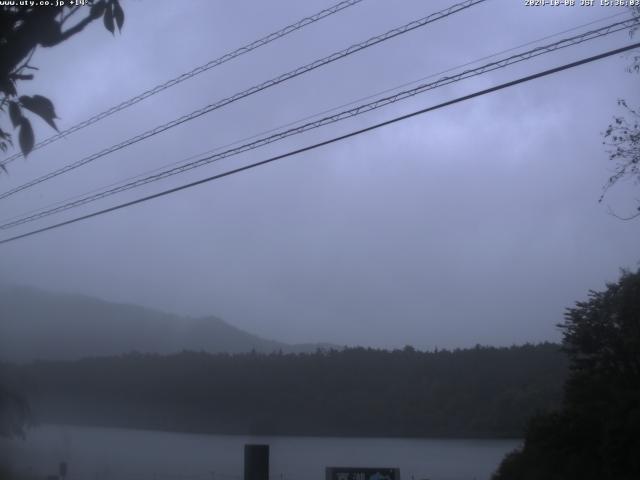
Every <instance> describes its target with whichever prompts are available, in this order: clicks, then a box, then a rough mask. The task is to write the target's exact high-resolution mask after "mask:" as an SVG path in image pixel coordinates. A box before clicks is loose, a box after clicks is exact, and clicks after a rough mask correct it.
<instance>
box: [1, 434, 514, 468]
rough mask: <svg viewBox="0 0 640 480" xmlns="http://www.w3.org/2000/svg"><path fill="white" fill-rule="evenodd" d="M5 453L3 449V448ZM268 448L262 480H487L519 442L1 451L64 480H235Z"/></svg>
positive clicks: (130, 439)
mask: <svg viewBox="0 0 640 480" xmlns="http://www.w3.org/2000/svg"><path fill="white" fill-rule="evenodd" d="M3 442H4V445H3V446H5V445H7V442H6V441H3ZM248 443H260V444H265V443H266V444H269V445H270V478H274V479H283V480H316V479H317V480H321V479H323V478H324V474H325V473H324V469H325V467H328V466H356V467H361V466H369V467H398V468H400V474H401V477H402V478H403V479H405V480H411V479H414V478H415V479H416V480H417V479H423V478H429V479H433V480H473V479H475V480H488V479H489V478H490V475H491V473H492V472H493V471H494V470H495V468H496V467H497V466H498V463H499V462H500V460H501V459H502V457H503V456H504V455H505V454H506V453H507V452H509V451H510V450H512V449H514V448H516V447H517V446H518V445H519V444H520V441H519V440H473V439H468V440H450V439H397V438H334V437H325V438H318V437H263V436H259V437H256V436H242V435H193V434H181V433H168V432H154V431H141V430H125V429H110V428H89V427H73V426H62V425H46V426H41V427H38V428H36V429H34V430H32V431H31V432H30V434H29V437H28V440H27V441H18V440H14V441H12V442H11V443H10V445H9V448H10V449H11V450H12V452H13V458H14V462H15V463H16V466H19V467H23V468H27V469H29V470H31V471H32V472H33V473H34V474H36V475H38V476H42V475H44V474H46V473H55V472H56V471H57V468H58V467H57V465H58V463H59V462H60V461H67V462H68V465H69V474H68V477H67V478H68V480H81V479H86V480H93V479H96V480H110V479H114V480H115V479H122V480H135V479H137V480H147V479H148V480H180V479H185V480H187V479H193V480H215V479H219V480H237V479H240V478H242V472H243V456H242V455H243V446H244V445H245V444H248Z"/></svg>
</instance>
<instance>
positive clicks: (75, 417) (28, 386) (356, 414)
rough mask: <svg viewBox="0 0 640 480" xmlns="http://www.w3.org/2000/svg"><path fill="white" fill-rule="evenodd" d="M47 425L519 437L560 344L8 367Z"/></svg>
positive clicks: (558, 366)
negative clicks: (57, 423) (74, 424)
mask: <svg viewBox="0 0 640 480" xmlns="http://www.w3.org/2000/svg"><path fill="white" fill-rule="evenodd" d="M3 370H4V373H5V378H7V379H8V381H10V383H11V384H14V385H16V386H19V388H21V389H22V390H23V391H25V392H28V396H29V399H30V402H31V403H32V405H33V410H34V415H35V416H36V417H37V419H38V420H39V421H42V422H60V423H76V424H93V425H107V426H121V427H133V428H148V429H166V430H180V431H192V432H216V433H253V434H291V435H357V436H369V435H370V436H448V437H451V436H458V437H519V436H521V435H522V433H523V428H524V425H525V422H526V419H527V418H528V417H529V416H530V415H532V414H534V413H535V412H537V411H542V410H547V409H551V408H555V407H557V406H558V404H559V400H560V396H561V388H562V383H563V381H564V379H565V377H566V358H565V355H564V354H563V353H562V352H560V349H559V346H558V345H555V344H541V345H536V346H533V345H525V346H520V347H511V348H490V347H476V348H473V349H467V350H456V351H447V350H441V351H437V352H418V351H416V350H414V349H413V348H411V347H406V348H405V349H404V350H396V351H392V352H390V351H383V350H373V349H364V348H352V349H346V350H341V351H336V350H333V351H318V352H317V353H315V354H287V355H284V354H270V355H267V354H255V353H254V354H237V355H228V354H215V355H212V354H207V353H192V352H184V353H181V354H177V355H169V356H159V355H143V354H130V355H125V356H120V357H105V358H94V359H84V360H80V361H76V362H36V363H33V364H30V365H26V366H21V367H18V366H8V365H5V366H4V368H3Z"/></svg>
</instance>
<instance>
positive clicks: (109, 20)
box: [103, 4, 115, 35]
mask: <svg viewBox="0 0 640 480" xmlns="http://www.w3.org/2000/svg"><path fill="white" fill-rule="evenodd" d="M103 19H104V27H105V28H106V29H107V30H109V31H110V32H111V33H112V34H113V35H115V26H114V24H113V8H112V5H111V4H109V5H108V6H107V9H106V10H105V11H104V17H103Z"/></svg>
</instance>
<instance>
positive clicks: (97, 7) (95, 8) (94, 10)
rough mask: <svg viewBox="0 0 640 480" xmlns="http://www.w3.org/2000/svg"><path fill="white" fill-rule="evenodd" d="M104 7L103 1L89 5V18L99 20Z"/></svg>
mask: <svg viewBox="0 0 640 480" xmlns="http://www.w3.org/2000/svg"><path fill="white" fill-rule="evenodd" d="M105 7H106V5H105V3H104V0H100V1H99V2H98V3H94V4H93V5H91V10H89V16H90V17H91V18H93V19H96V18H100V17H101V16H102V14H103V13H104V9H105Z"/></svg>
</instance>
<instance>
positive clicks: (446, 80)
mask: <svg viewBox="0 0 640 480" xmlns="http://www.w3.org/2000/svg"><path fill="white" fill-rule="evenodd" d="M639 22H640V17H636V18H633V19H629V20H624V21H621V22H616V23H614V24H611V25H607V26H605V27H602V28H599V29H596V30H591V31H588V32H584V33H582V34H579V35H574V36H573V37H569V38H565V39H562V40H559V41H557V42H553V43H551V44H547V45H543V46H541V47H536V48H533V49H531V50H528V51H526V52H522V53H519V54H517V55H512V56H510V57H506V58H503V59H500V60H497V61H495V62H491V63H488V64H485V65H482V66H480V67H477V68H474V69H469V70H465V71H463V72H461V73H458V74H456V75H452V76H448V77H443V78H440V79H439V80H436V81H435V82H430V83H426V84H422V85H418V86H417V87H415V88H412V89H409V90H404V91H401V92H398V93H396V94H394V95H391V96H387V97H384V98H380V99H377V100H375V101H373V102H369V103H366V104H362V105H359V106H357V107H355V108H351V109H348V110H344V111H342V112H339V113H337V114H334V115H330V116H326V117H323V118H321V119H319V120H316V121H312V122H308V123H305V124H302V125H298V126H297V127H294V128H290V129H288V130H284V131H281V132H278V133H276V134H273V135H270V136H267V137H263V138H259V139H257V140H255V141H253V142H249V143H246V144H244V145H240V146H238V147H235V148H231V149H228V150H225V151H223V152H220V153H215V154H212V155H209V156H206V157H204V158H200V159H198V160H196V161H193V162H188V163H184V164H182V165H179V166H176V167H173V168H171V169H168V170H165V171H162V172H160V173H157V174H153V175H149V176H147V177H143V178H139V179H138V180H134V181H131V182H128V183H125V184H122V185H118V186H116V187H114V188H111V189H107V190H102V191H99V192H98V193H95V194H92V195H87V196H83V197H81V198H79V199H78V200H74V201H70V202H67V203H63V204H62V205H60V206H57V207H54V208H50V209H46V210H42V211H39V212H38V213H34V214H32V215H26V216H23V217H21V218H18V219H17V220H12V221H7V222H6V223H3V224H0V230H7V229H9V228H14V227H17V226H19V225H22V224H25V223H29V222H32V221H35V220H39V219H41V218H44V217H47V216H50V215H53V214H56V213H60V212H63V211H66V210H69V209H71V208H75V207H79V206H81V205H85V204H87V203H90V202H94V201H97V200H100V199H102V198H106V197H108V196H111V195H115V194H117V193H122V192H124V191H127V190H131V189H133V188H137V187H140V186H142V185H146V184H148V183H152V182H155V181H158V180H162V179H164V178H168V177H171V176H173V175H177V174H179V173H183V172H185V171H188V170H192V169H194V168H198V167H201V166H203V165H206V164H209V163H212V162H215V161H218V160H221V159H223V158H228V157H231V156H235V155H238V154H240V153H244V152H247V151H250V150H254V149H256V148H259V147H262V146H265V145H268V144H270V143H274V142H277V141H279V140H282V139H284V138H287V137H290V136H293V135H297V134H300V133H303V132H306V131H309V130H313V129H316V128H319V127H322V126H324V125H328V124H331V123H336V122H339V121H342V120H345V119H347V118H351V117H354V116H357V115H361V114H363V113H366V112H370V111H372V110H376V109H378V108H381V107H384V106H386V105H390V104H392V103H396V102H398V101H401V100H404V99H407V98H410V97H413V96H415V95H418V94H420V93H423V92H426V91H428V90H433V89H435V88H438V87H442V86H445V85H449V84H452V83H455V82H458V81H461V80H465V79H468V78H472V77H475V76H478V75H482V74H484V73H487V72H491V71H494V70H498V69H500V68H505V67H507V66H510V65H513V64H516V63H519V62H522V61H525V60H530V59H531V58H534V57H537V56H540V55H543V54H547V53H550V52H553V51H557V50H559V49H561V48H567V47H569V46H573V45H577V44H580V43H583V42H586V41H590V40H594V39H596V38H600V37H602V36H604V35H609V34H611V33H615V32H618V31H620V30H626V29H628V28H631V27H634V26H636V25H638V24H639Z"/></svg>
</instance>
